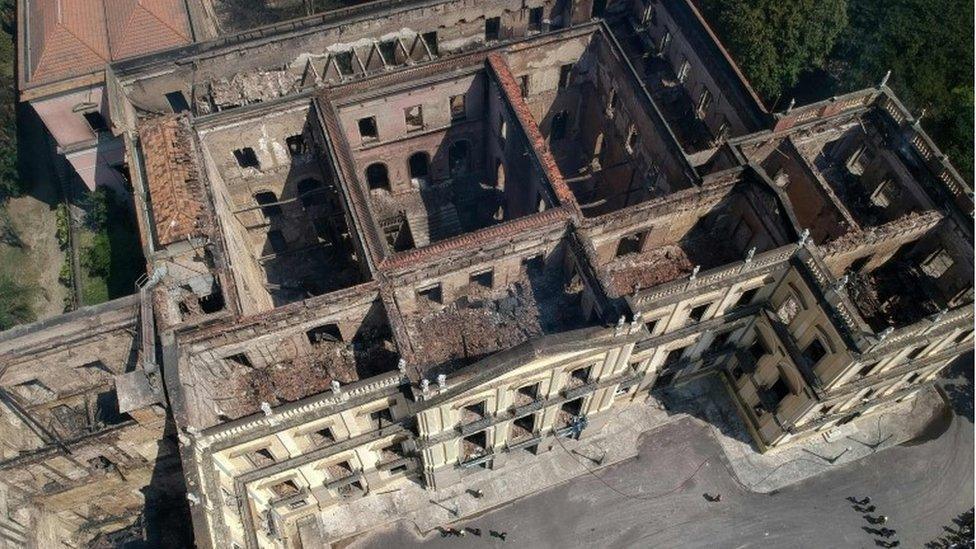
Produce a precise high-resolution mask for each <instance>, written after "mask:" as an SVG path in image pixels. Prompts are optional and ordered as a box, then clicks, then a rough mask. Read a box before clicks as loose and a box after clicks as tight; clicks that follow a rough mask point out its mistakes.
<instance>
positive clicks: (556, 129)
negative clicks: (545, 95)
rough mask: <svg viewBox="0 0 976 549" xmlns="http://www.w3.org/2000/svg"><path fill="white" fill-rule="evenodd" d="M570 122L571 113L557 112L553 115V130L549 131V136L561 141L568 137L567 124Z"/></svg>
mask: <svg viewBox="0 0 976 549" xmlns="http://www.w3.org/2000/svg"><path fill="white" fill-rule="evenodd" d="M568 124H569V113H567V112H566V111H559V112H557V113H556V116H553V117H552V130H551V131H550V132H549V138H550V139H552V140H553V141H559V140H560V139H562V138H564V137H566V126H567V125H568Z"/></svg>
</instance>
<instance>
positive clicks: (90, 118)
mask: <svg viewBox="0 0 976 549" xmlns="http://www.w3.org/2000/svg"><path fill="white" fill-rule="evenodd" d="M81 115H82V116H84V117H85V122H88V126H89V127H90V128H91V129H92V131H93V132H96V133H97V132H104V131H106V130H108V122H106V121H105V117H104V116H102V113H100V112H98V111H89V112H86V113H82V114H81Z"/></svg>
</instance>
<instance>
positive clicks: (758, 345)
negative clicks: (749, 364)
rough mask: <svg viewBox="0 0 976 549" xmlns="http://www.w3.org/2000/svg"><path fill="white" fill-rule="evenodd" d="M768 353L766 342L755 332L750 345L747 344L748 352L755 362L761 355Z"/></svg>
mask: <svg viewBox="0 0 976 549" xmlns="http://www.w3.org/2000/svg"><path fill="white" fill-rule="evenodd" d="M768 353H769V351H767V350H766V343H765V342H764V341H763V340H762V338H761V337H759V334H756V340H755V341H753V342H752V345H750V346H749V354H751V355H752V358H753V359H755V361H756V362H759V361H760V360H761V359H762V357H764V356H766V355H767V354H768Z"/></svg>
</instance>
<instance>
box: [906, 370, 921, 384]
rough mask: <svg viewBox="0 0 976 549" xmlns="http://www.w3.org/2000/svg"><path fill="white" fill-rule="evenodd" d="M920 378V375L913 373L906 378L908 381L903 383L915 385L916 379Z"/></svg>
mask: <svg viewBox="0 0 976 549" xmlns="http://www.w3.org/2000/svg"><path fill="white" fill-rule="evenodd" d="M920 377H922V374H920V373H918V372H915V373H914V374H912V375H910V376H908V379H906V380H905V383H915V382H916V381H918V378H920Z"/></svg>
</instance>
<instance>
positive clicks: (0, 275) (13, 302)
mask: <svg viewBox="0 0 976 549" xmlns="http://www.w3.org/2000/svg"><path fill="white" fill-rule="evenodd" d="M36 293H37V287H35V286H32V285H30V284H28V283H24V282H20V281H19V280H17V279H16V278H14V277H13V275H11V274H10V273H6V272H0V331H2V330H6V329H8V328H12V327H14V326H16V325H17V324H23V323H25V322H31V321H33V320H34V318H35V316H34V308H33V306H32V305H31V303H32V302H33V300H34V297H35V294H36Z"/></svg>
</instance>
